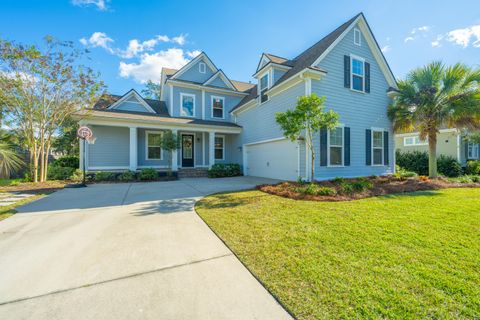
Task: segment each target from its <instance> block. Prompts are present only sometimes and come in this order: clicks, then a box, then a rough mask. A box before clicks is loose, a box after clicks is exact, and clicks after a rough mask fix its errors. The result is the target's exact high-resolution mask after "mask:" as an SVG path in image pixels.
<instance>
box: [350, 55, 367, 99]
mask: <svg viewBox="0 0 480 320" xmlns="http://www.w3.org/2000/svg"><path fill="white" fill-rule="evenodd" d="M351 60H352V81H351V84H352V89H353V90H357V91H362V92H363V91H364V81H365V61H363V60H360V59H357V58H354V57H352V59H351Z"/></svg>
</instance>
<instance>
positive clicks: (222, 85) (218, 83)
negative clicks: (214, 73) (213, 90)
mask: <svg viewBox="0 0 480 320" xmlns="http://www.w3.org/2000/svg"><path fill="white" fill-rule="evenodd" d="M208 85H209V86H214V87H220V88H228V89H230V87H229V86H228V85H227V84H226V83H225V82H224V81H223V80H222V78H220V77H216V78H215V80H213V81H212V82H210V83H209V84H208Z"/></svg>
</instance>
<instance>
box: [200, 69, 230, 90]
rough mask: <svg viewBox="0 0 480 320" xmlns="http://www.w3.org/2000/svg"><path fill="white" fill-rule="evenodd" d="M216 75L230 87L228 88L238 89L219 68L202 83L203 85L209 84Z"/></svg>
mask: <svg viewBox="0 0 480 320" xmlns="http://www.w3.org/2000/svg"><path fill="white" fill-rule="evenodd" d="M218 77H220V78H221V79H222V81H223V82H225V84H226V85H227V86H229V87H230V89H232V90H234V91H238V90H237V88H235V86H234V85H233V83H232V82H231V81H230V79H228V77H227V76H226V75H225V73H224V72H223V70H221V69H220V70H218V71H217V72H216V73H215V74H214V75H212V76H211V77H210V78H209V79H208V80H207V81H205V82H204V83H203V85H204V86H206V85H209V84H210V83H212V82H213V80H215V79H216V78H218Z"/></svg>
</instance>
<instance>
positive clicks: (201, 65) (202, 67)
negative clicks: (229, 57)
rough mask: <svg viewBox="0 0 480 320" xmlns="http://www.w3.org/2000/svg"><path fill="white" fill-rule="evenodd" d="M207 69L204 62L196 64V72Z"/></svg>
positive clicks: (203, 71)
mask: <svg viewBox="0 0 480 320" xmlns="http://www.w3.org/2000/svg"><path fill="white" fill-rule="evenodd" d="M206 71H207V65H206V64H205V63H204V62H200V63H199V64H198V72H200V73H205V72H206Z"/></svg>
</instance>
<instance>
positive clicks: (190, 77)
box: [177, 60, 214, 83]
mask: <svg viewBox="0 0 480 320" xmlns="http://www.w3.org/2000/svg"><path fill="white" fill-rule="evenodd" d="M201 62H203V60H200V61H197V62H196V63H195V64H194V65H193V66H191V67H190V69H188V70H187V71H185V72H184V73H183V74H181V75H180V76H179V77H178V78H177V79H180V80H187V81H193V82H198V83H204V82H205V81H207V80H208V79H209V78H210V77H211V76H212V75H213V74H214V72H213V71H212V70H211V69H210V68H209V67H208V65H206V68H205V69H206V70H205V73H200V71H199V69H198V64H199V63H201Z"/></svg>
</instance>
